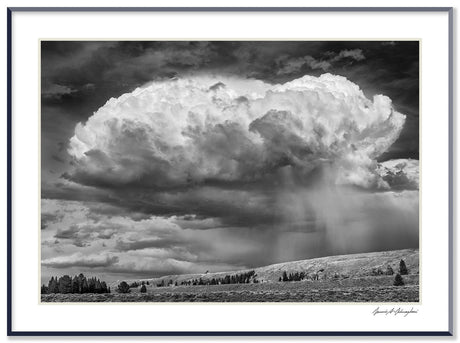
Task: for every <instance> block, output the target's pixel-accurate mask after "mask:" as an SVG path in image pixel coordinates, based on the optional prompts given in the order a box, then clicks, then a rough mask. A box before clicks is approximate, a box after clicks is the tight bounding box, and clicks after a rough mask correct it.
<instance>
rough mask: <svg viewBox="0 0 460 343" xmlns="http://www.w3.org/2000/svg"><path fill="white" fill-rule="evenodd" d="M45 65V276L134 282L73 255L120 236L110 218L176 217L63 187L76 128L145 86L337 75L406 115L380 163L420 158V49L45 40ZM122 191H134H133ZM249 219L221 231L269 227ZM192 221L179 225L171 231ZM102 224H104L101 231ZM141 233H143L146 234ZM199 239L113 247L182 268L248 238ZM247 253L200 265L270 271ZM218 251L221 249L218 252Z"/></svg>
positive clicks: (131, 200)
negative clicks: (210, 244) (158, 252)
mask: <svg viewBox="0 0 460 343" xmlns="http://www.w3.org/2000/svg"><path fill="white" fill-rule="evenodd" d="M41 63H42V70H41V87H42V89H41V94H42V95H41V115H42V128H41V132H42V135H41V139H42V145H41V158H42V161H41V162H42V199H44V201H50V202H51V203H50V204H48V205H49V208H48V213H45V214H44V215H43V216H42V231H43V232H45V231H47V230H48V233H45V234H44V237H45V238H43V239H42V245H43V246H46V247H48V248H49V251H48V252H46V251H45V254H47V255H46V256H42V259H43V260H48V261H49V262H48V263H47V264H45V265H46V266H48V267H49V268H51V270H50V271H48V272H49V273H52V272H53V269H52V268H58V269H59V268H61V269H62V268H74V269H71V270H72V271H73V270H75V271H77V270H81V269H82V268H83V269H85V268H86V269H88V270H96V271H97V268H101V269H103V270H105V271H106V272H107V273H114V274H117V273H118V274H119V275H131V274H130V268H129V265H128V267H119V268H118V269H117V268H113V270H112V271H111V267H112V266H114V265H117V263H118V262H119V256H118V255H117V256H115V255H110V254H108V255H105V257H104V258H102V259H99V260H98V259H97V258H96V260H90V259H85V258H84V257H82V256H80V255H79V250H78V248H84V247H89V245H90V243H89V241H88V240H89V237H93V236H91V234H93V232H97V233H98V235H99V236H98V237H99V238H101V239H102V240H103V239H105V238H104V237H112V236H113V235H114V234H115V233H114V232H115V231H114V227H115V228H116V227H117V225H119V226H120V227H123V225H125V224H126V223H124V222H123V220H124V219H120V220H119V221H115V220H114V219H113V216H115V215H120V216H123V215H126V216H127V217H130V218H131V219H133V220H134V221H135V222H136V223H139V222H142V220H148V218H149V216H150V213H154V214H155V215H157V216H158V215H160V216H161V215H174V214H175V213H174V211H173V210H171V208H169V207H168V206H166V207H164V208H163V207H162V205H161V204H158V203H157V204H155V205H152V204H151V203H148V201H149V199H148V197H147V198H146V199H147V200H145V199H142V197H135V196H132V194H131V196H130V195H128V196H127V197H128V200H126V201H125V200H120V197H119V194H114V193H112V192H111V191H110V190H107V189H106V187H104V186H103V185H101V187H97V186H96V187H89V188H79V187H78V185H74V186H69V184H68V183H66V182H65V181H66V180H67V179H68V176H66V175H68V174H67V171H68V170H69V168H71V167H72V163H73V162H72V160H71V158H70V156H69V155H68V153H67V148H68V144H69V139H70V138H71V137H72V136H73V135H74V130H75V126H76V125H77V124H78V123H80V122H82V123H85V122H86V120H87V119H88V118H89V117H91V116H92V115H93V114H94V112H96V111H97V110H98V109H99V108H100V107H101V106H103V105H104V104H105V103H106V102H107V101H108V100H109V99H110V98H117V97H119V96H120V95H122V94H124V93H128V92H131V91H133V90H134V89H135V88H137V87H139V86H142V85H144V84H145V83H147V82H150V81H155V80H163V79H169V78H173V77H181V76H185V75H189V74H191V73H192V74H200V73H207V74H209V73H216V74H220V75H226V74H228V75H237V76H241V77H245V78H254V79H259V80H263V81H265V82H268V83H272V84H275V83H284V82H287V81H291V80H294V79H297V78H299V77H301V76H303V75H306V74H307V75H312V76H319V75H321V74H324V73H331V74H334V75H341V76H344V77H346V78H347V79H349V80H350V81H352V82H353V83H355V84H357V85H359V86H360V88H361V89H362V90H363V92H364V93H365V95H366V96H367V97H368V98H369V99H372V96H373V95H375V94H383V95H386V96H388V97H390V98H391V99H392V101H393V106H394V107H395V109H396V110H397V111H398V112H401V113H403V114H405V115H406V123H405V126H404V128H403V131H402V133H401V135H400V137H399V138H398V139H397V141H396V142H395V143H394V144H393V145H392V146H391V148H390V149H389V150H388V151H387V152H385V153H384V154H383V155H382V156H380V157H379V158H378V160H379V161H386V160H390V159H399V158H404V159H406V158H411V159H418V157H419V43H418V42H412V41H403V42H389V41H388V42H381V41H375V42H370V41H340V42H339V41H311V42H299V41H295V42H294V41H293V42H289V41H283V42H262V41H261V42H242V41H228V42H218V41H216V42H201V41H196V42H193V41H192V42H158V41H152V42H148V41H143V42H134V41H133V42H131V41H126V42H117V41H107V42H98V41H91V42H79V41H69V42H65V41H43V42H42V46H41ZM125 191H126V192H127V193H130V192H131V193H135V192H136V190H135V189H129V190H125ZM190 197H193V195H190ZM144 200H145V201H144ZM66 201H76V203H72V204H71V205H62V204H63V203H65V202H66ZM61 202H62V203H61ZM79 203H80V204H82V206H84V208H85V209H84V210H82V209H77V207H78V204H79ZM182 203H183V202H181V203H180V204H182ZM76 204H77V205H76ZM186 204H187V205H186V206H188V208H189V209H190V211H191V212H193V210H194V206H193V199H188V200H186ZM48 205H47V206H48ZM63 206H64V207H65V206H70V207H71V210H69V209H68V212H69V211H70V212H72V211H74V212H75V211H77V212H78V211H80V212H81V213H83V212H84V214H78V215H74V216H73V217H72V218H69V219H65V218H64V217H65V213H66V209H65V208H63ZM45 207H46V206H45ZM211 207H212V206H211ZM250 210H251V209H246V210H245V209H242V208H240V209H239V210H238V211H237V214H235V215H232V216H231V215H229V218H226V220H224V221H225V225H227V226H232V227H235V229H233V232H236V233H238V232H239V231H241V232H243V231H244V229H243V228H242V226H244V225H250V224H251V223H253V222H254V223H259V224H260V223H261V221H270V220H271V219H273V218H272V217H271V216H270V213H268V212H266V211H265V212H262V213H254V212H251V211H250ZM209 211H210V212H209V213H212V212H213V210H212V209H210V210H209ZM249 212H251V213H249ZM215 214H216V216H215V217H213V216H211V215H210V216H209V217H210V218H211V217H213V218H214V219H209V218H208V219H207V218H203V217H200V218H197V221H200V223H196V225H199V226H200V227H201V228H211V227H213V225H214V224H215V223H214V224H213V223H212V220H216V219H215V218H219V216H222V211H221V209H219V208H216V209H215ZM103 216H105V217H103ZM102 217H103V218H102ZM230 217H231V218H230ZM63 218H64V219H63ZM101 218H102V219H101ZM123 218H124V217H123ZM89 219H91V220H89ZM189 219H190V218H185V219H184V218H182V219H180V218H179V219H177V218H176V220H175V224H177V223H178V222H180V221H181V220H183V221H187V220H189ZM103 220H107V221H108V222H107V223H102V221H103ZM111 220H112V221H111ZM206 220H208V222H206ZM82 221H87V222H90V224H91V225H93V226H97V228H94V227H90V226H91V225H90V224H88V225H86V224H85V225H86V226H85V225H83V224H82ZM191 222H193V220H189V224H188V225H192V223H191ZM50 225H51V226H53V225H55V229H54V230H55V231H53V232H51V231H49V230H50V229H49V227H50ZM136 225H137V224H136ZM152 225H153V224H152ZM165 225H166V224H165ZM168 225H169V224H168ZM178 225H179V224H178ZM193 225H195V224H193ZM139 230H140V231H142V230H143V228H140V229H139ZM219 230H224V229H219ZM250 230H251V232H253V231H254V230H261V229H260V227H259V228H257V229H254V228H251V229H250ZM204 231H206V230H201V231H200V239H201V243H200V241H197V240H196V239H192V238H190V237H188V236H187V233H183V232H181V233H180V234H178V235H177V236H174V237H173V236H171V235H169V234H167V235H165V236H164V237H163V236H161V237H162V238H161V240H158V239H157V238H155V239H154V240H150V241H149V240H148V239H147V240H146V239H138V240H137V241H136V240H135V239H133V240H130V241H129V243H127V241H126V240H125V241H123V240H122V239H119V240H117V242H116V244H115V246H114V247H113V249H114V250H113V251H117V252H119V253H121V252H124V251H137V252H139V251H142V249H143V247H147V248H151V249H155V248H157V247H164V246H173V247H174V249H172V250H173V252H174V254H175V255H174V254H173V253H171V256H173V255H174V256H175V257H174V258H177V256H182V257H181V258H182V260H184V261H187V256H188V255H187V253H189V252H190V251H193V250H200V249H201V250H203V249H205V248H204V247H203V246H202V244H204V243H203V241H206V240H213V239H215V240H217V239H229V240H230V241H231V242H232V243H234V244H236V245H238V244H243V245H244V243H241V242H242V241H241V240H242V238H241V237H244V236H245V235H246V234H245V233H242V234H236V235H235V236H232V238H230V236H227V235H228V233H227V232H226V231H225V230H224V231H221V232H218V231H217V230H214V231H213V232H212V233H211V230H209V234H208V236H207V238H204V237H201V235H202V234H203V232H204ZM266 232H267V231H261V232H258V233H254V236H257V235H259V236H260V237H261V241H262V242H265V240H266V241H269V240H270V239H269V238H268V236H266V235H268V234H266ZM42 235H43V233H42ZM232 239H233V241H232ZM243 241H244V240H243ZM69 242H70V245H71V246H72V248H71V249H70V248H68V247H66V246H64V243H66V244H67V243H69ZM290 242H291V243H292V244H294V245H295V243H293V242H295V238H294V237H293V238H292V241H290ZM105 244H106V243H104V242H103V241H101V247H105ZM286 244H288V243H286ZM183 246H186V247H188V248H190V249H189V250H188V251H186V250H185V249H182V248H183ZM403 247H404V246H403ZM253 248H254V247H253V246H251V247H249V246H248V247H247V249H246V250H245V249H243V250H242V251H240V252H239V254H240V257H239V258H238V259H234V258H232V257H231V256H230V255H231V254H230V252H225V251H224V252H223V253H222V254H220V255H219V258H218V259H216V258H215V256H214V257H209V256H208V257H206V258H204V257H203V258H202V257H201V256H200V257H199V258H198V260H200V258H202V260H204V261H207V263H210V262H209V261H211V260H214V261H216V260H218V261H217V262H218V263H221V264H222V269H225V268H227V269H228V268H232V267H234V266H238V265H241V266H243V265H244V266H246V265H248V263H245V262H244V258H245V256H246V255H247V256H248V258H251V259H252V260H251V263H249V264H250V265H257V264H263V263H266V262H267V261H265V260H264V259H263V258H260V259H257V258H256V257H255V256H253V255H252V252H253V251H257V249H256V250H251V249H253ZM221 250H225V248H223V247H221ZM94 251H97V249H95V250H94ZM209 254H210V256H211V255H212V254H211V253H209ZM67 255H68V256H70V257H69V258H68V259H65V258H64V259H61V260H59V259H56V257H62V256H64V257H65V256H67ZM227 255H228V256H227ZM168 256H169V255H168ZM300 257H304V256H303V255H302V254H298V255H296V254H294V255H293V256H285V257H283V258H282V259H289V258H300ZM53 258H54V260H53ZM269 261H270V259H269ZM162 268H163V267H161V268H158V269H156V270H154V272H155V273H157V274H161V273H163V274H164V273H168V272H174V271H176V270H175V269H174V268H172V267H170V266H167V267H164V268H163V269H162ZM204 268H205V267H204ZM134 269H135V268H134ZM66 270H67V269H66ZM180 270H182V269H180ZM147 271H148V267H145V268H144V267H139V268H138V269H136V271H135V273H134V274H133V275H136V276H137V275H145V274H146V273H147ZM46 272H47V271H46V269H45V273H46ZM99 273H100V272H99Z"/></svg>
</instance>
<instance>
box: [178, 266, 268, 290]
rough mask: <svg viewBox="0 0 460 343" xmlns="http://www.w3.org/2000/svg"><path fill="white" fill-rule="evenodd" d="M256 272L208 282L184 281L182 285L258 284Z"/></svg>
mask: <svg viewBox="0 0 460 343" xmlns="http://www.w3.org/2000/svg"><path fill="white" fill-rule="evenodd" d="M256 276H257V275H256V272H255V271H254V270H251V271H249V272H246V273H240V274H235V275H225V276H224V277H217V278H215V277H214V278H212V279H208V280H203V279H202V278H199V279H193V280H187V281H182V282H181V285H185V286H197V285H229V284H237V283H251V282H252V283H258V282H259V281H258V280H257V278H256Z"/></svg>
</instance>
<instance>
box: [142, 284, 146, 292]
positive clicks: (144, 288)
mask: <svg viewBox="0 0 460 343" xmlns="http://www.w3.org/2000/svg"><path fill="white" fill-rule="evenodd" d="M141 293H147V287H145V285H142V287H141Z"/></svg>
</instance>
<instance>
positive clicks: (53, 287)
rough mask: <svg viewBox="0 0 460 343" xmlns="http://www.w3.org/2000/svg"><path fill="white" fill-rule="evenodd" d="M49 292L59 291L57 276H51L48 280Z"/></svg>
mask: <svg viewBox="0 0 460 343" xmlns="http://www.w3.org/2000/svg"><path fill="white" fill-rule="evenodd" d="M48 293H50V294H52V293H59V286H58V283H57V277H56V278H55V277H54V276H52V277H51V280H50V281H49V282H48Z"/></svg>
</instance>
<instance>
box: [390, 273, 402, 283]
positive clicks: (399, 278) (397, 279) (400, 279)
mask: <svg viewBox="0 0 460 343" xmlns="http://www.w3.org/2000/svg"><path fill="white" fill-rule="evenodd" d="M393 286H404V281H403V278H402V276H401V275H400V274H399V273H398V274H396V276H395V281H394V282H393Z"/></svg>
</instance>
